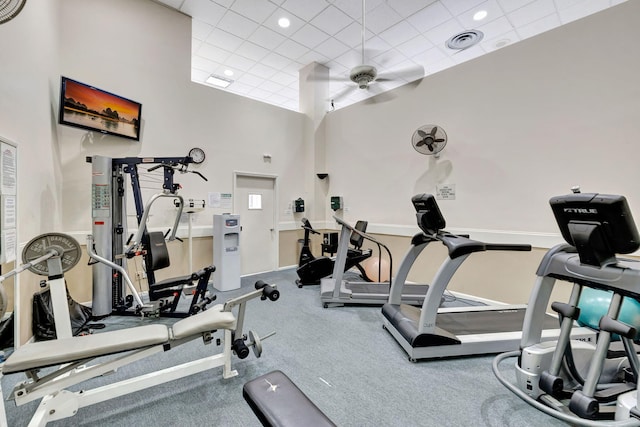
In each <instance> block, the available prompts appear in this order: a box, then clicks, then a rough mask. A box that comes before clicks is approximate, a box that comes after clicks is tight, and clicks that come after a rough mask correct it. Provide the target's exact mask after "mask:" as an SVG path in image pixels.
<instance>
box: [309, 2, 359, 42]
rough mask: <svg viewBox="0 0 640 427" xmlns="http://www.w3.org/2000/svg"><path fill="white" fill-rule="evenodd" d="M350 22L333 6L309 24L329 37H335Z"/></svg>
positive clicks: (347, 17)
mask: <svg viewBox="0 0 640 427" xmlns="http://www.w3.org/2000/svg"><path fill="white" fill-rule="evenodd" d="M352 22H353V19H351V18H350V17H349V16H348V15H346V14H345V13H344V12H342V11H341V10H340V9H338V8H336V7H334V6H329V7H327V8H326V9H324V10H323V11H322V12H320V13H319V14H318V15H317V16H316V17H315V18H313V19H312V20H311V24H313V25H314V26H315V27H316V28H318V29H320V30H322V31H324V32H325V33H327V34H329V35H330V36H333V35H335V34H336V33H337V32H339V31H341V30H342V29H344V28H345V27H346V26H347V25H349V24H351V23H352Z"/></svg>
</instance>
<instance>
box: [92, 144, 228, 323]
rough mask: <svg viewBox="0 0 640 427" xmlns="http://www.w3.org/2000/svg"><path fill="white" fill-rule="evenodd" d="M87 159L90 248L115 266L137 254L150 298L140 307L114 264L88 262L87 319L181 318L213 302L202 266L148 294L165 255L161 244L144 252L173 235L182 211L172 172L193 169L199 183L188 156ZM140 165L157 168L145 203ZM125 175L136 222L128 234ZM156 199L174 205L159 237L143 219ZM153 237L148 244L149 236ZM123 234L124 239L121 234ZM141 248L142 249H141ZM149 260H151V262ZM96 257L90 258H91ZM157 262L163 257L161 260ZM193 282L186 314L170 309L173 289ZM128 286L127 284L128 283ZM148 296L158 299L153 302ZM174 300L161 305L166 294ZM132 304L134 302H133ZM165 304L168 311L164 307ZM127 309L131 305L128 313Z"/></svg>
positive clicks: (176, 293)
mask: <svg viewBox="0 0 640 427" xmlns="http://www.w3.org/2000/svg"><path fill="white" fill-rule="evenodd" d="M86 161H87V163H91V165H92V183H91V200H92V212H91V217H92V236H93V246H92V248H91V249H92V250H93V252H94V253H95V254H96V255H98V256H99V257H102V258H105V259H108V260H110V261H111V262H113V263H114V264H116V265H117V266H118V267H121V268H124V269H126V260H127V259H130V258H133V257H135V256H142V257H143V260H144V263H145V265H146V266H147V271H146V275H147V281H148V284H149V289H150V292H149V295H150V298H151V300H152V301H151V302H150V303H149V304H144V305H143V306H140V304H139V301H140V300H139V298H136V295H135V289H134V290H133V291H134V292H133V294H131V293H130V294H128V295H127V293H126V288H125V286H126V284H125V283H124V282H123V275H122V273H121V272H120V271H119V270H120V269H119V268H115V267H114V268H112V267H111V266H109V265H108V264H106V263H104V262H99V263H98V262H94V263H93V267H92V268H93V304H92V309H93V317H94V318H101V317H105V316H108V315H110V314H130V313H131V314H143V315H158V314H164V315H167V316H170V317H185V316H188V315H190V314H195V312H197V311H199V310H204V309H205V306H206V304H208V303H209V302H211V301H213V299H215V297H213V298H211V297H209V296H207V295H205V293H206V283H207V282H208V280H209V276H210V274H211V273H212V272H213V270H214V267H213V266H211V267H207V268H205V269H203V270H200V271H199V272H196V273H192V274H190V275H188V276H184V277H181V278H177V279H176V280H163V281H162V283H163V285H162V286H164V287H165V288H166V290H165V291H160V292H152V291H151V288H152V287H153V286H154V285H155V284H156V278H155V274H154V270H155V269H159V268H163V267H166V266H168V265H169V262H168V253H166V248H165V249H164V253H163V251H159V252H160V256H155V255H154V256H152V254H151V253H150V252H149V251H148V249H149V247H150V246H152V245H154V244H155V245H158V246H162V245H164V243H165V239H166V241H172V240H175V239H176V232H177V229H178V225H179V222H180V216H181V214H182V208H183V206H184V201H183V199H182V196H180V195H179V194H178V190H179V189H180V188H181V186H180V184H178V183H176V182H175V181H174V175H175V172H176V171H178V172H180V173H188V172H189V173H195V174H196V175H198V176H199V177H201V178H202V179H204V180H205V181H207V178H205V177H204V176H203V175H202V174H200V173H199V172H197V171H191V170H188V166H189V164H191V163H193V159H192V158H191V157H189V156H186V157H125V158H111V157H105V156H92V157H87V158H86ZM141 165H149V166H150V167H149V168H148V169H147V172H153V171H154V170H157V169H159V168H162V169H163V181H162V190H161V191H160V192H159V193H157V194H154V195H153V196H152V197H151V198H150V199H149V201H148V202H147V204H146V205H145V204H144V201H143V197H142V187H141V184H140V171H139V167H140V166H141ZM127 175H128V176H129V180H130V184H131V190H132V196H133V202H134V205H135V209H136V221H137V224H138V228H137V231H136V232H135V233H133V234H130V233H129V232H128V230H127V212H126V211H127V208H126V206H127V203H126V201H127V196H126V194H127V191H126V176H127ZM160 198H171V199H174V204H175V206H176V208H177V211H176V215H175V221H174V223H173V226H172V228H171V229H169V230H168V231H167V232H166V233H164V235H162V236H161V239H159V238H158V236H157V234H162V233H159V232H152V233H150V232H148V230H147V227H146V223H147V220H148V218H149V212H150V208H151V206H152V204H153V203H154V202H155V201H157V200H159V199H160ZM152 235H153V236H154V238H155V241H154V242H153V243H151V242H150V238H151V236H152ZM127 236H129V237H127ZM145 246H146V247H145ZM158 258H163V259H162V260H161V261H160V264H161V266H160V267H157V268H153V265H154V263H155V264H156V265H157V264H158V263H157V261H158ZM154 259H155V261H154ZM93 261H96V259H93ZM163 261H166V262H164V263H163ZM191 281H198V285H197V286H194V287H197V289H196V291H195V292H194V299H195V298H198V299H200V301H198V302H197V303H195V301H193V303H192V304H191V307H190V309H189V312H187V313H178V312H175V311H174V310H175V308H176V307H175V306H176V304H177V299H178V298H179V290H178V291H176V289H178V288H179V287H182V286H184V285H185V284H186V283H187V282H191ZM129 287H130V286H129ZM154 295H155V296H156V297H158V298H157V299H156V300H154ZM171 297H172V298H174V299H175V302H176V304H170V307H169V306H168V305H167V299H168V298H171ZM134 303H135V305H134ZM167 308H168V310H167ZM130 309H133V311H131V310H130Z"/></svg>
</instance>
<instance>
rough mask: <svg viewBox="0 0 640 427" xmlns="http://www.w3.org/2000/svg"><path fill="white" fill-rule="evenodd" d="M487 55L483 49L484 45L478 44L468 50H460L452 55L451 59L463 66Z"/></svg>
mask: <svg viewBox="0 0 640 427" xmlns="http://www.w3.org/2000/svg"><path fill="white" fill-rule="evenodd" d="M484 53H486V52H485V50H484V49H483V48H482V45H480V44H477V45H475V46H472V47H470V48H468V49H463V50H459V51H457V52H455V53H453V54H452V55H451V59H453V60H454V61H455V62H456V64H462V63H463V62H467V61H469V60H471V59H474V58H477V57H479V56H480V55H482V54H484Z"/></svg>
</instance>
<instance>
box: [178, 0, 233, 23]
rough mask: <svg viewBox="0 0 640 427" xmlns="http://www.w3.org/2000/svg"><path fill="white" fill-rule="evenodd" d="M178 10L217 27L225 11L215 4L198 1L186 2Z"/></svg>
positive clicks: (190, 0) (189, 0) (187, 0)
mask: <svg viewBox="0 0 640 427" xmlns="http://www.w3.org/2000/svg"><path fill="white" fill-rule="evenodd" d="M180 10H181V11H183V12H184V13H186V14H187V15H189V16H192V17H197V19H198V20H199V21H204V22H206V23H207V24H211V25H217V24H218V22H220V19H221V18H222V17H223V16H224V14H225V12H226V11H227V9H226V8H224V7H222V6H220V5H218V4H216V3H212V2H210V1H200V0H186V1H185V2H184V4H183V5H182V7H181V8H180Z"/></svg>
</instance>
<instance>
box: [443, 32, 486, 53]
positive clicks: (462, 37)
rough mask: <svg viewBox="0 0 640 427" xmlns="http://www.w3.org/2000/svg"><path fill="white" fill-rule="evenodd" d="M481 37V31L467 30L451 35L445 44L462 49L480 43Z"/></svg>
mask: <svg viewBox="0 0 640 427" xmlns="http://www.w3.org/2000/svg"><path fill="white" fill-rule="evenodd" d="M483 37H484V34H483V33H482V31H479V30H468V31H463V32H461V33H459V34H456V35H455V36H453V37H451V38H450V39H449V40H447V43H446V44H447V47H448V48H449V49H455V50H464V49H468V48H470V47H471V46H473V45H475V44H477V43H480V41H481V40H482V38H483Z"/></svg>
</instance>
